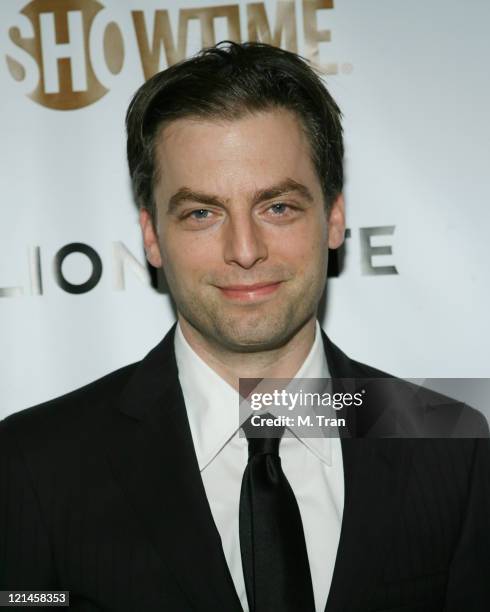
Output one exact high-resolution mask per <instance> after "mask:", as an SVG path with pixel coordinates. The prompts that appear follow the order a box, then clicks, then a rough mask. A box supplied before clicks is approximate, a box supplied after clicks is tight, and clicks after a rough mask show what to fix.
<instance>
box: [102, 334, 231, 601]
mask: <svg viewBox="0 0 490 612" xmlns="http://www.w3.org/2000/svg"><path fill="white" fill-rule="evenodd" d="M174 331H175V325H174V327H173V328H172V329H171V330H170V332H169V333H168V334H167V336H166V337H165V338H164V340H163V341H162V342H161V343H160V344H159V345H158V346H157V347H156V348H155V349H153V351H151V353H149V355H148V356H147V357H146V358H145V359H144V360H143V361H142V362H141V363H140V364H139V365H138V366H137V368H136V370H135V373H134V374H133V376H132V378H131V380H130V382H129V383H128V385H127V387H126V388H125V389H124V391H123V393H122V396H121V398H120V410H121V412H122V414H121V412H118V414H117V416H116V420H115V423H114V422H113V423H111V424H110V434H109V433H108V436H109V438H108V439H110V444H108V445H107V447H108V449H109V450H108V454H109V460H110V463H111V465H112V468H113V471H114V475H115V477H116V479H117V480H118V481H119V483H120V485H121V487H122V489H123V490H124V491H125V493H126V495H127V498H128V500H129V503H130V504H131V506H132V507H133V509H134V511H135V513H136V515H137V517H138V519H139V521H140V524H141V526H142V528H143V530H144V531H145V532H146V535H147V537H148V540H149V542H150V543H151V544H152V545H153V547H154V549H155V550H156V552H157V553H158V554H159V556H160V557H161V558H162V560H163V561H164V563H165V564H166V566H167V567H168V569H169V570H170V571H171V572H172V573H173V574H174V577H175V579H176V580H177V582H178V583H179V584H180V586H181V589H182V592H183V595H184V596H185V597H187V598H188V599H189V600H190V603H191V604H192V606H193V607H195V608H196V609H205V610H208V609H213V610H220V609H222V610H227V611H230V612H233V611H237V612H238V611H239V610H241V606H240V602H239V599H238V596H237V594H236V591H235V588H234V585H233V581H232V578H231V575H230V573H229V570H228V566H227V564H226V560H225V557H224V553H223V549H222V546H221V540H220V536H219V533H218V531H217V529H216V526H215V524H214V521H213V517H212V514H211V510H210V507H209V504H208V501H207V498H206V494H205V490H204V486H203V483H202V479H201V475H200V472H199V467H198V463H197V459H196V455H195V452H194V446H193V442H192V436H191V432H190V428H189V424H188V421H187V413H186V409H185V404H184V399H183V396H182V391H181V388H180V384H179V381H178V372H177V365H176V362H175V356H174V350H173V338H174Z"/></svg>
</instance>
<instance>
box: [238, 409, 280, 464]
mask: <svg viewBox="0 0 490 612" xmlns="http://www.w3.org/2000/svg"><path fill="white" fill-rule="evenodd" d="M254 416H256V417H257V418H259V419H260V424H255V425H254V424H252V418H253V417H254ZM271 419H274V417H273V416H272V415H271V414H264V415H253V416H251V417H249V418H248V419H247V420H246V421H245V422H244V423H243V425H242V429H243V431H244V433H245V435H246V437H247V440H248V456H249V459H251V458H252V457H255V456H257V455H276V456H278V455H279V444H280V442H281V438H282V436H283V434H284V430H285V427H284V425H274V424H267V421H269V422H270V420H271Z"/></svg>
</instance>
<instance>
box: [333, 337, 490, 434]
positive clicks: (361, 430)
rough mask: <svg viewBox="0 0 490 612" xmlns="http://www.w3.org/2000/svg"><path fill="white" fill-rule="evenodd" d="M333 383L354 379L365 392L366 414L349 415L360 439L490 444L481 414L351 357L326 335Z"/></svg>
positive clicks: (476, 410)
mask: <svg viewBox="0 0 490 612" xmlns="http://www.w3.org/2000/svg"><path fill="white" fill-rule="evenodd" d="M323 342H324V346H325V353H326V356H327V361H328V364H329V369H330V372H331V375H332V378H334V379H335V378H340V379H343V378H348V379H353V380H355V382H356V385H357V386H358V387H359V388H361V387H362V389H363V390H364V392H365V402H364V403H363V406H362V408H359V409H358V410H356V414H355V415H350V417H351V421H353V422H355V430H356V435H360V436H361V437H414V438H424V437H425V438H488V437H489V436H490V431H489V426H488V422H487V419H486V418H485V416H484V415H483V414H482V412H480V411H479V410H478V409H477V408H479V407H478V406H477V407H476V408H474V407H472V406H469V405H467V404H465V403H464V402H462V401H459V400H456V399H453V398H451V397H449V396H446V395H444V394H442V393H439V392H437V391H434V390H432V389H430V388H429V387H428V386H424V385H421V384H415V383H413V382H412V381H410V380H409V379H402V378H397V377H395V376H393V375H392V374H388V373H387V372H384V371H382V370H379V369H377V368H374V367H372V366H370V365H367V364H365V363H361V362H360V361H356V360H354V359H351V358H350V357H349V356H347V355H346V354H345V353H344V352H343V351H342V350H341V349H340V348H339V347H337V346H336V345H335V344H334V343H333V342H332V341H331V340H330V339H329V338H328V337H327V336H326V334H325V333H324V332H323Z"/></svg>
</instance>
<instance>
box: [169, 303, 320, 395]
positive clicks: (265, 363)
mask: <svg viewBox="0 0 490 612" xmlns="http://www.w3.org/2000/svg"><path fill="white" fill-rule="evenodd" d="M178 319H179V324H180V327H181V330H182V333H183V335H184V338H185V339H186V340H187V342H188V343H189V345H190V346H191V348H192V349H193V350H194V351H195V352H196V353H197V354H198V355H199V357H200V358H201V359H202V360H203V361H204V362H205V363H206V364H207V365H208V366H209V367H210V368H212V369H213V370H214V371H215V372H216V373H217V374H218V375H219V376H221V378H223V379H224V380H225V381H226V382H227V383H228V384H229V385H231V386H232V387H234V388H235V389H237V390H238V386H239V379H240V378H293V377H294V375H295V374H296V372H298V370H299V369H300V367H301V365H302V364H303V362H304V360H305V359H306V357H307V355H308V353H309V352H310V349H311V347H312V346H313V342H314V340H315V327H316V317H315V316H314V317H312V318H311V319H309V320H308V321H307V322H306V323H305V324H304V325H303V326H302V327H301V328H300V329H299V330H298V331H297V332H296V334H295V335H294V336H293V337H292V338H291V339H290V340H289V341H288V342H286V344H284V345H283V346H281V347H279V348H276V349H271V350H267V351H260V352H255V353H240V352H235V351H231V350H228V349H226V348H224V347H222V346H217V345H216V344H213V343H212V342H209V341H208V340H207V339H206V338H205V337H204V336H203V335H202V334H201V333H199V332H198V330H197V329H196V328H195V327H193V326H191V325H190V324H189V323H188V321H186V319H184V318H183V317H182V316H181V315H180V314H179V317H178Z"/></svg>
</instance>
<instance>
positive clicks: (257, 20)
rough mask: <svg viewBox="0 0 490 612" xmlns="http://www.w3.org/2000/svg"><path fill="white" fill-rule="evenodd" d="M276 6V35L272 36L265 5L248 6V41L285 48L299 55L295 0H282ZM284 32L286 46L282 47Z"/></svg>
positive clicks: (257, 3) (260, 3) (259, 3)
mask: <svg viewBox="0 0 490 612" xmlns="http://www.w3.org/2000/svg"><path fill="white" fill-rule="evenodd" d="M276 6H277V8H276V25H275V27H274V35H272V34H271V28H270V24H269V19H268V18H267V13H266V10H265V6H264V3H263V2H254V3H253V4H248V5H247V26H248V39H249V40H251V41H260V42H264V43H268V44H269V45H274V46H275V47H281V46H283V48H284V49H287V50H288V51H293V52H294V53H297V52H298V39H297V35H296V14H295V12H294V0H280V1H279V2H277V5H276ZM283 32H284V37H285V44H284V45H281V42H282V35H283Z"/></svg>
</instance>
